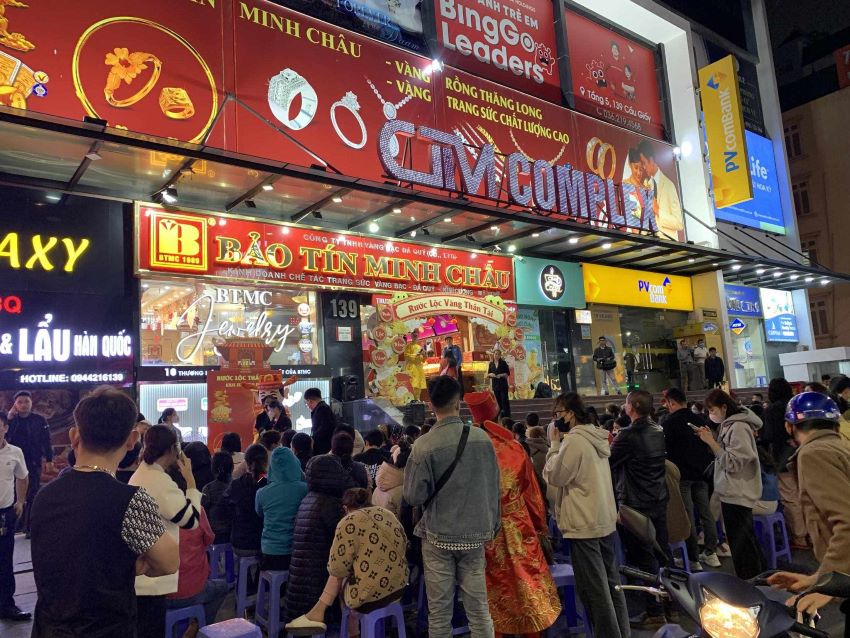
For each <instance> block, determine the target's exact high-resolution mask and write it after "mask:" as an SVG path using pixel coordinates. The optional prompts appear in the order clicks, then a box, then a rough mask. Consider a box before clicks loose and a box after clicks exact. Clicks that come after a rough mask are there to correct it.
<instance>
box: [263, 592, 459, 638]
mask: <svg viewBox="0 0 850 638" xmlns="http://www.w3.org/2000/svg"><path fill="white" fill-rule="evenodd" d="M350 615H351V610H350V609H349V608H348V607H344V608H343V610H342V621H341V623H340V627H339V638H348V617H349V616H350ZM390 618H393V619H395V623H396V632H397V634H398V638H407V633H406V629H405V627H404V610H403V609H402V608H401V603H400V602H398V601H396V602H394V603H390V604H389V605H387V606H386V607H381V608H380V609H376V610H375V611H370V612H369V613H368V614H362V615H361V616H360V638H385V637H386V635H387V634H386V629H385V627H386V622H385V621H386V620H388V619H390ZM467 631H468V630H467ZM269 635H271V634H269Z"/></svg>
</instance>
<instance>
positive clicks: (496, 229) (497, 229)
mask: <svg viewBox="0 0 850 638" xmlns="http://www.w3.org/2000/svg"><path fill="white" fill-rule="evenodd" d="M490 230H492V231H493V232H494V233H497V232H499V227H498V226H490Z"/></svg>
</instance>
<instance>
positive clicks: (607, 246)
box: [602, 241, 611, 250]
mask: <svg viewBox="0 0 850 638" xmlns="http://www.w3.org/2000/svg"><path fill="white" fill-rule="evenodd" d="M609 248H611V242H610V241H606V242H605V243H604V244H602V250H608V249H609Z"/></svg>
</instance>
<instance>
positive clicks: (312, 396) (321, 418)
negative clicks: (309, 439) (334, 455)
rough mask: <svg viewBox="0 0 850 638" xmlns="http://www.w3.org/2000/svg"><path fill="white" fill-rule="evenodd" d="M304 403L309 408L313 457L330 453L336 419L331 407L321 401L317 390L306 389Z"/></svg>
mask: <svg viewBox="0 0 850 638" xmlns="http://www.w3.org/2000/svg"><path fill="white" fill-rule="evenodd" d="M304 403H306V404H307V407H308V408H310V419H311V420H312V421H313V432H312V436H313V456H318V455H319V454H327V453H328V452H330V451H331V439H332V438H333V435H334V428H336V417H335V416H334V413H333V411H332V410H331V406H329V405H328V404H327V403H325V402H324V401H323V400H322V391H321V390H319V388H308V389H307V390H306V391H305V392H304Z"/></svg>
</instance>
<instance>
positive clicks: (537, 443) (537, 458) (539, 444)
mask: <svg viewBox="0 0 850 638" xmlns="http://www.w3.org/2000/svg"><path fill="white" fill-rule="evenodd" d="M526 443H528V447H529V449H530V450H531V464H532V465H533V466H534V473H535V474H537V476H539V477H541V478H542V476H543V468H544V467H546V455H547V454H548V453H549V441H548V440H546V439H545V438H543V439H538V438H534V437H528V438H527V439H526Z"/></svg>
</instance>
